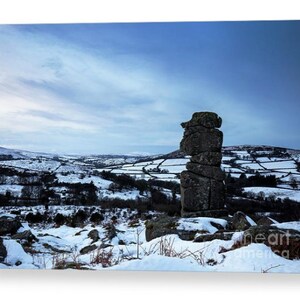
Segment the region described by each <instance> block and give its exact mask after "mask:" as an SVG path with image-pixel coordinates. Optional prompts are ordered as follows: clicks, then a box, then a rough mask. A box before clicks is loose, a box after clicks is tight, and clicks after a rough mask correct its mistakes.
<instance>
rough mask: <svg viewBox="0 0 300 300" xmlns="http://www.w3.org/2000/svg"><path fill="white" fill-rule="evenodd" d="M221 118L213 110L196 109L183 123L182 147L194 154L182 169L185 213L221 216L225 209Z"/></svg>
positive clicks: (184, 214) (181, 180) (193, 215)
mask: <svg viewBox="0 0 300 300" xmlns="http://www.w3.org/2000/svg"><path fill="white" fill-rule="evenodd" d="M221 125H222V119H221V118H220V117H219V116H218V115H217V114H215V113H212V112H196V113H194V114H193V116H192V119H191V120H190V121H188V122H185V123H182V124H181V126H182V127H183V128H184V136H183V139H182V141H181V143H180V150H181V151H183V152H184V153H185V154H187V155H189V156H191V159H190V160H191V161H190V162H188V163H187V165H186V168H187V171H183V172H182V173H181V178H180V182H181V204H182V216H183V217H196V216H207V217H220V216H222V215H225V214H226V212H225V210H224V195H225V187H224V182H223V181H224V178H225V175H224V172H223V171H222V170H221V160H222V153H221V149H222V143H223V133H222V131H220V130H219V129H218V128H220V127H221Z"/></svg>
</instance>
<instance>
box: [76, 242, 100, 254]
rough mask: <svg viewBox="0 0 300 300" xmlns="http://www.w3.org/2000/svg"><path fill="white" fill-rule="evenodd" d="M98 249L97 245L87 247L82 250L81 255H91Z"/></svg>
mask: <svg viewBox="0 0 300 300" xmlns="http://www.w3.org/2000/svg"><path fill="white" fill-rule="evenodd" d="M96 249H97V246H96V245H95V244H93V245H89V246H86V247H83V248H82V249H81V250H80V254H82V255H83V254H87V253H90V252H92V251H94V250H96Z"/></svg>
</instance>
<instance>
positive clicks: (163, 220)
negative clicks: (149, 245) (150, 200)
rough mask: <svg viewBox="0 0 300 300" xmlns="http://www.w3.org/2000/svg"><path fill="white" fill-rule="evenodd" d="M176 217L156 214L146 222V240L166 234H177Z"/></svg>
mask: <svg viewBox="0 0 300 300" xmlns="http://www.w3.org/2000/svg"><path fill="white" fill-rule="evenodd" d="M177 221H178V218H175V217H169V216H164V215H162V216H158V217H157V218H155V219H154V220H148V221H147V222H146V234H145V235H146V241H147V242H149V241H151V240H153V239H155V238H157V237H161V236H164V235H166V234H177V233H178V231H177Z"/></svg>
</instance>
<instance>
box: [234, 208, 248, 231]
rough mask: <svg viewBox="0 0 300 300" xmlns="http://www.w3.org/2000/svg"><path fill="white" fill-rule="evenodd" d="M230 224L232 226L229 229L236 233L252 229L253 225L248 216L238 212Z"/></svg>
mask: <svg viewBox="0 0 300 300" xmlns="http://www.w3.org/2000/svg"><path fill="white" fill-rule="evenodd" d="M229 224H230V225H229V227H230V228H231V229H232V230H235V231H243V230H246V229H248V228H249V227H251V224H250V222H249V221H248V219H247V216H246V215H245V214H244V213H243V212H241V211H237V212H236V213H235V214H234V215H233V216H232V218H231V220H230V222H229Z"/></svg>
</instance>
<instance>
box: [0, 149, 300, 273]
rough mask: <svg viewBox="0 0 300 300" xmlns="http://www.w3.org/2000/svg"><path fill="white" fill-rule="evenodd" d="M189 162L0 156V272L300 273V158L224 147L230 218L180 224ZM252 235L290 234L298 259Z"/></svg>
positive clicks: (174, 156)
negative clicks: (183, 175) (183, 182)
mask: <svg viewBox="0 0 300 300" xmlns="http://www.w3.org/2000/svg"><path fill="white" fill-rule="evenodd" d="M188 161H189V157H187V156H184V155H183V154H182V153H180V152H179V151H175V152H173V153H170V154H166V155H156V156H152V157H150V156H126V155H124V156H122V155H116V156H113V155H91V156H73V155H70V156H69V155H53V154H47V153H32V152H27V151H19V150H9V149H5V148H0V205H1V206H2V207H1V208H0V236H1V237H0V268H42V269H44V268H46V269H52V268H56V269H66V268H73V269H113V270H116V269H117V270H168V271H171V270H173V271H174V270H176V271H180V270H182V271H220V272H223V271H224V272H228V271H239V272H240V271H246V272H299V269H300V263H299V257H300V253H299V249H300V222H299V220H300V164H299V161H300V152H299V151H297V150H290V149H284V148H276V147H275V148H274V147H268V146H235V147H224V148H223V159H222V169H223V170H224V171H225V173H226V179H225V183H226V189H227V196H226V201H225V205H226V208H227V210H228V217H224V218H223V219H214V218H189V219H185V218H180V211H181V205H180V179H179V178H180V173H181V172H182V171H183V170H185V169H186V163H187V162H188ZM238 211H243V212H244V213H245V215H244V214H240V213H239V212H238ZM165 217H166V218H171V219H170V220H171V221H170V222H169V221H168V222H169V223H166V224H165V223H164V225H161V224H160V223H159V222H160V219H161V218H162V220H163V218H165ZM153 220H154V221H153ZM241 220H242V221H241ZM155 222H158V225H155V224H156V223H155ZM236 222H237V223H236ZM1 224H2V225H1ZM155 226H158V229H156V230H157V231H156V232H155V231H153V230H154V229H153V228H155ZM164 226H166V227H164ZM3 228H4V229H3ZM5 228H8V229H9V230H6V229H5ZM159 228H164V230H163V234H161V233H159V232H160V229H159ZM1 230H2V232H1ZM251 230H252V231H253V230H254V232H256V230H262V232H263V233H264V234H266V235H267V236H270V235H272V234H275V235H276V236H280V235H282V234H283V235H284V236H285V235H287V234H289V233H290V232H291V233H292V246H293V248H292V249H290V248H288V251H290V252H289V254H291V256H289V257H286V256H285V255H284V254H285V253H284V251H285V250H286V248H285V247H286V246H287V245H283V248H280V249H279V250H278V249H277V248H276V247H275V248H274V246H272V244H270V243H256V242H255V241H253V240H252V241H250V242H249V241H248V240H247V239H246V237H247V236H248V235H249V234H253V232H252V231H251ZM152 231H153V232H152ZM258 232H259V234H261V232H260V231H258ZM278 251H280V252H278Z"/></svg>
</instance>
